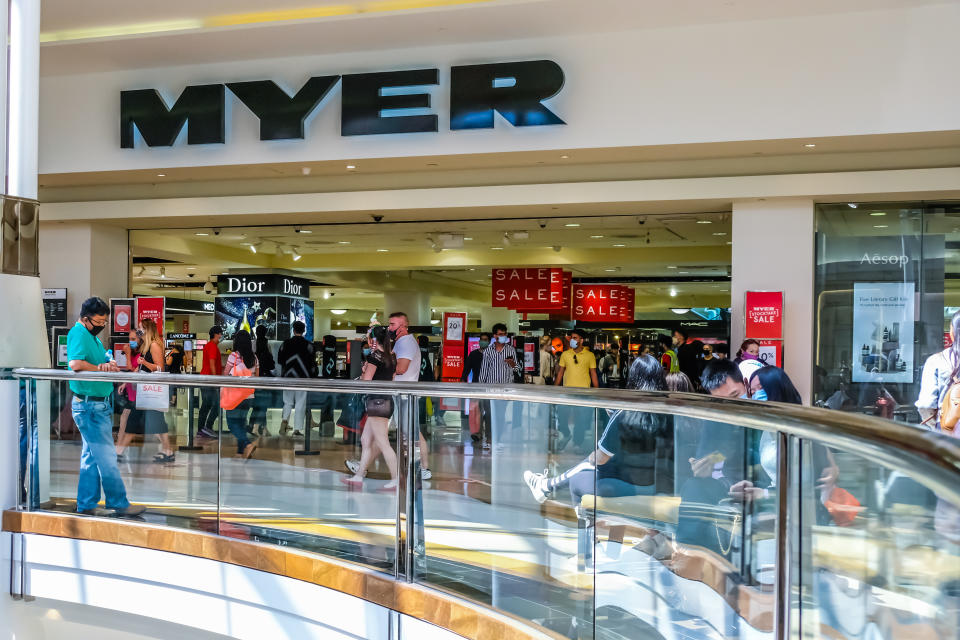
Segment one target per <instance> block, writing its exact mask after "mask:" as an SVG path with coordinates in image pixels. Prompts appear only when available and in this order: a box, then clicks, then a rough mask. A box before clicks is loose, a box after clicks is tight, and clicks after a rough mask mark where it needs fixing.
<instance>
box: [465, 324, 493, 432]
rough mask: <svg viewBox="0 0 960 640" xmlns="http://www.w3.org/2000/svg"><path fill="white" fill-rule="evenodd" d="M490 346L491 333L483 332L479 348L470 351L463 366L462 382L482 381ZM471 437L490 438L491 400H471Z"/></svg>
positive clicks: (469, 422) (478, 342)
mask: <svg viewBox="0 0 960 640" xmlns="http://www.w3.org/2000/svg"><path fill="white" fill-rule="evenodd" d="M489 346H490V334H489V333H486V332H484V333H481V334H480V339H479V340H478V341H477V348H476V349H474V350H473V351H471V352H470V354H469V355H468V356H467V360H466V362H465V363H464V366H463V375H462V376H461V377H460V381H461V382H475V383H479V382H480V368H481V367H482V366H483V352H484V350H485V349H487V347H489ZM468 402H469V403H470V417H469V419H468V424H469V425H470V439H471V440H473V442H474V443H477V444H479V443H480V442H482V441H483V440H484V439H486V440H488V441H489V439H490V402H489V401H487V400H469V401H468Z"/></svg>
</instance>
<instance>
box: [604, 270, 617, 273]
mask: <svg viewBox="0 0 960 640" xmlns="http://www.w3.org/2000/svg"><path fill="white" fill-rule="evenodd" d="M604 271H606V272H608V273H609V272H611V271H616V269H604Z"/></svg>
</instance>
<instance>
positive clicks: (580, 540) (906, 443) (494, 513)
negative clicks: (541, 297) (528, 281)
mask: <svg viewBox="0 0 960 640" xmlns="http://www.w3.org/2000/svg"><path fill="white" fill-rule="evenodd" d="M31 374H32V375H31ZM19 375H21V376H22V378H23V382H22V389H23V390H24V398H23V400H24V402H23V403H22V406H23V407H24V409H25V413H24V416H25V422H24V424H26V425H28V426H27V429H26V431H27V433H26V436H27V437H26V439H25V440H23V439H20V440H18V445H19V444H20V442H21V441H23V442H25V444H26V447H25V448H26V450H27V451H26V452H25V459H26V464H25V465H24V468H23V470H21V471H20V472H19V473H20V475H21V477H22V478H23V480H24V482H23V485H24V486H23V489H24V491H23V492H22V493H23V495H21V496H20V499H21V502H20V504H21V508H25V509H53V510H58V511H75V510H76V509H77V508H78V496H79V497H80V500H81V501H82V503H81V504H80V506H81V507H83V508H84V510H89V509H91V508H92V507H91V505H94V506H96V507H99V508H100V509H103V508H105V507H110V506H116V505H112V504H111V503H110V501H109V500H110V499H109V498H108V499H106V500H105V499H102V497H100V496H96V499H97V500H99V504H97V503H96V501H95V500H94V491H93V489H101V488H106V487H108V486H109V487H111V488H113V487H115V486H116V482H117V478H119V481H120V482H121V483H122V486H123V488H124V490H125V492H126V495H127V496H128V498H129V501H130V502H131V503H132V504H133V505H135V506H137V505H139V506H144V507H146V510H145V511H144V512H143V513H142V514H139V515H137V516H136V518H138V519H142V520H144V521H146V522H150V523H155V524H163V525H167V526H174V527H188V528H194V529H201V530H204V531H208V532H211V533H218V534H219V535H222V536H227V537H236V538H244V539H252V540H257V541H261V542H267V543H271V544H276V545H284V546H291V547H296V548H298V549H302V550H307V551H311V552H315V553H318V554H323V555H326V556H331V557H335V558H337V559H340V560H346V561H350V562H355V563H359V564H362V565H363V566H365V567H369V568H374V569H376V570H379V571H382V572H384V573H386V574H389V575H393V576H395V577H396V578H397V579H400V580H408V581H415V582H418V583H421V584H423V585H425V586H428V587H430V588H434V589H439V590H443V591H447V592H451V593H454V594H456V595H458V596H460V597H463V598H467V599H470V600H473V601H475V602H477V603H480V604H482V605H485V606H488V607H491V608H493V609H495V610H497V611H500V612H503V613H505V614H508V615H511V616H513V617H515V618H517V619H520V620H525V621H527V622H528V623H530V624H533V625H536V626H539V627H540V628H541V629H543V630H545V631H547V632H549V633H550V634H552V635H553V636H554V637H567V638H577V639H581V638H597V639H601V638H640V637H652V638H658V637H662V638H684V639H687V638H704V639H708V638H738V639H747V638H751V639H752V638H758V639H765V638H774V637H777V638H788V637H794V638H801V637H802V638H804V639H806V638H821V637H829V638H844V639H848V640H852V639H854V638H855V639H857V640H873V639H874V638H885V639H901V638H903V639H906V638H938V639H946V638H956V637H957V635H958V634H957V631H958V620H960V560H958V546H960V509H957V505H958V504H960V499H958V496H960V492H958V490H957V489H956V486H957V481H958V480H960V447H958V446H957V443H956V441H955V440H953V439H952V438H948V437H946V436H943V435H937V434H932V433H929V432H923V431H920V430H918V429H913V428H910V427H903V426H897V425H892V424H890V423H888V422H885V421H879V420H873V419H870V418H864V417H859V416H849V415H843V416H840V415H839V414H836V413H834V412H828V411H821V410H812V409H803V408H799V407H790V406H786V405H776V404H766V405H759V404H757V403H744V402H739V401H720V400H716V399H711V398H707V397H704V396H693V395H665V394H649V393H639V392H610V391H595V392H588V391H582V392H572V391H569V390H562V389H544V388H540V389H537V388H533V387H511V388H510V389H509V390H504V389H503V388H502V387H501V388H497V387H485V386H483V385H442V384H431V385H427V384H423V385H417V384H408V385H403V384H395V385H389V384H386V385H383V384H379V383H373V384H371V383H362V382H352V381H299V380H288V379H252V380H250V381H249V382H246V381H244V383H243V384H249V387H244V386H240V387H239V392H238V385H239V384H240V383H238V382H237V381H235V380H229V379H224V378H220V379H216V378H210V377H202V376H178V377H173V376H159V377H150V376H144V377H137V378H131V376H129V375H127V376H123V375H122V374H120V375H102V374H98V375H85V376H84V377H85V378H86V379H89V380H93V379H96V380H101V381H109V383H110V384H112V385H113V386H112V387H109V388H112V389H114V392H115V393H114V394H112V395H113V396H114V399H113V400H111V402H110V403H105V402H101V400H102V399H100V398H98V397H93V398H87V399H86V400H84V402H86V403H88V404H89V403H92V404H93V405H97V410H98V411H99V412H100V415H101V418H102V419H103V420H105V422H103V423H102V424H100V423H98V426H97V428H96V429H93V427H92V426H91V425H92V424H93V423H92V422H87V423H84V420H85V418H84V417H83V416H81V415H80V413H82V411H81V412H80V413H77V415H78V416H79V417H80V421H81V423H82V424H80V425H79V426H78V424H77V420H76V419H75V409H77V406H76V404H75V394H73V393H72V392H71V390H70V389H69V384H68V382H69V374H66V373H64V372H36V371H31V372H21V373H20V374H19ZM75 380H76V379H75V378H74V381H75ZM122 381H128V382H132V384H134V385H136V388H137V394H138V395H140V392H141V390H144V391H146V394H145V396H151V397H153V398H154V401H155V402H156V401H157V400H156V397H157V396H158V393H159V396H160V397H166V398H168V402H169V406H168V407H167V411H157V410H153V411H154V413H155V414H156V415H153V416H151V415H150V414H149V412H148V411H147V410H146V407H145V406H143V401H144V398H143V397H141V398H140V403H141V405H140V407H139V408H138V405H137V402H136V401H134V400H131V399H130V397H129V395H128V394H127V391H128V389H124V390H123V393H120V392H119V383H120V382H122ZM157 383H160V384H164V383H165V384H167V388H165V389H162V390H161V391H159V392H158V391H157V390H156V389H152V390H151V389H149V388H144V387H142V386H140V385H153V386H156V384H157ZM251 388H255V390H254V393H253V394H252V396H251V395H250V394H249V393H245V392H243V389H248V390H249V389H251ZM222 389H228V391H226V392H222ZM230 389H232V390H230ZM117 397H126V398H127V400H126V401H124V400H116V398H117ZM231 398H232V400H231ZM233 401H235V403H234V402H233ZM31 403H35V409H33V408H31V407H32V405H31ZM98 403H99V404H98ZM108 404H109V406H108ZM161 404H162V401H161ZM124 405H126V406H124ZM224 407H228V408H227V409H224ZM82 409H83V408H82ZM125 409H126V410H129V411H128V413H127V416H126V418H125V419H124V412H125ZM144 414H146V415H144ZM103 416H106V417H105V418H104V417H103ZM31 421H33V423H34V424H35V425H36V426H35V427H34V428H32V429H31V428H30V427H29V425H30V424H31ZM122 421H123V422H124V425H125V426H124V433H125V434H126V435H121V434H120V433H117V432H118V431H119V428H120V425H121V422H122ZM23 433H24V432H23V430H20V431H19V432H18V435H22V434H23ZM81 433H83V437H81ZM115 437H116V438H117V441H116V442H115V441H114V438H115ZM85 440H86V441H87V442H86V443H85ZM91 443H93V445H95V446H91ZM117 446H120V447H121V448H123V451H122V457H121V458H120V462H119V463H118V462H117V459H116V456H117V450H116V448H117ZM96 447H99V449H96V450H94V449H95V448H96ZM171 455H172V457H171ZM100 461H102V462H103V466H104V467H105V468H107V473H106V480H103V477H104V474H102V473H101V471H100V470H98V467H97V465H98V464H99V462H100ZM111 462H112V464H111ZM109 467H112V469H110V468H109ZM358 467H361V468H362V467H365V469H358ZM91 468H93V470H94V472H95V474H96V477H97V480H96V482H97V484H96V485H95V486H94V485H93V484H91V483H92V479H93V477H94V476H93V475H92V474H91V473H90V469H91ZM113 469H115V472H114V471H113ZM111 473H115V474H116V477H112V476H111V475H110V474H111ZM84 474H86V475H84ZM111 490H112V489H111ZM28 495H29V497H28ZM83 501H85V502H83ZM93 513H94V514H95V515H109V514H108V513H107V512H102V511H94V512H93ZM782 536H785V538H784V537H782ZM780 540H787V541H788V543H789V547H788V548H781V546H780V545H779V544H778V542H779V541H780Z"/></svg>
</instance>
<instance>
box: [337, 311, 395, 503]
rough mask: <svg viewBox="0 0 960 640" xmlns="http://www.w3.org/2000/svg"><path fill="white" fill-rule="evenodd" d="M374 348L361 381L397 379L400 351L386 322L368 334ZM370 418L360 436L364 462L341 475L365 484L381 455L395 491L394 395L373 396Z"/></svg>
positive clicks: (346, 481) (368, 407)
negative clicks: (398, 351) (392, 441)
mask: <svg viewBox="0 0 960 640" xmlns="http://www.w3.org/2000/svg"><path fill="white" fill-rule="evenodd" d="M367 342H368V345H369V348H370V353H369V355H367V356H366V360H365V361H364V364H363V373H362V374H361V376H360V379H361V380H394V379H395V378H394V376H395V373H396V366H397V365H396V362H397V358H396V354H395V353H394V351H393V349H392V345H391V342H392V341H391V338H390V333H389V332H388V331H387V329H386V328H384V327H383V325H379V324H378V325H374V326H373V327H372V328H371V329H370V332H369V334H368V335H367ZM365 405H366V407H365V408H366V415H367V421H366V423H365V424H364V427H363V433H362V434H361V436H360V446H361V450H360V463H359V465H358V466H357V468H356V469H355V470H354V469H353V468H352V467H351V466H350V465H348V466H347V468H348V469H350V470H351V471H353V472H354V475H353V477H351V478H347V477H343V478H341V482H343V483H344V484H346V485H350V486H353V487H360V486H363V478H364V477H365V476H366V475H367V469H368V468H369V467H370V463H372V462H373V460H374V458H376V456H377V455H378V454H380V455H382V456H383V461H384V462H385V463H386V465H387V469H389V471H390V481H389V482H388V483H387V484H385V485H384V486H383V487H381V490H383V491H393V490H394V489H396V487H397V455H396V453H395V452H394V450H393V447H392V446H391V444H390V437H389V429H390V418H391V416H393V409H394V407H393V397H391V396H387V395H376V394H373V395H369V396H367V399H366V402H365Z"/></svg>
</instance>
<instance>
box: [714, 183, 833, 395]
mask: <svg viewBox="0 0 960 640" xmlns="http://www.w3.org/2000/svg"><path fill="white" fill-rule="evenodd" d="M814 222H815V216H814V207H813V201H812V200H807V199H799V198H796V199H795V198H789V199H776V198H773V199H767V200H758V201H750V202H735V203H734V205H733V247H732V248H733V255H732V276H733V278H732V283H731V287H730V293H731V296H732V299H731V303H732V310H733V311H732V325H733V326H732V328H731V340H732V344H731V345H730V348H731V356H732V354H733V353H736V350H737V348H738V347H739V345H740V342H741V341H742V340H743V339H744V295H745V293H746V292H747V291H783V298H784V311H783V332H784V336H783V337H784V369H786V371H787V374H788V375H789V376H790V378H791V379H792V380H793V383H794V384H795V385H796V386H797V389H798V390H799V391H800V394H801V395H802V396H803V399H804V402H805V403H809V402H810V398H811V395H812V389H811V387H812V382H813V276H814V230H815V227H814Z"/></svg>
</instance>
